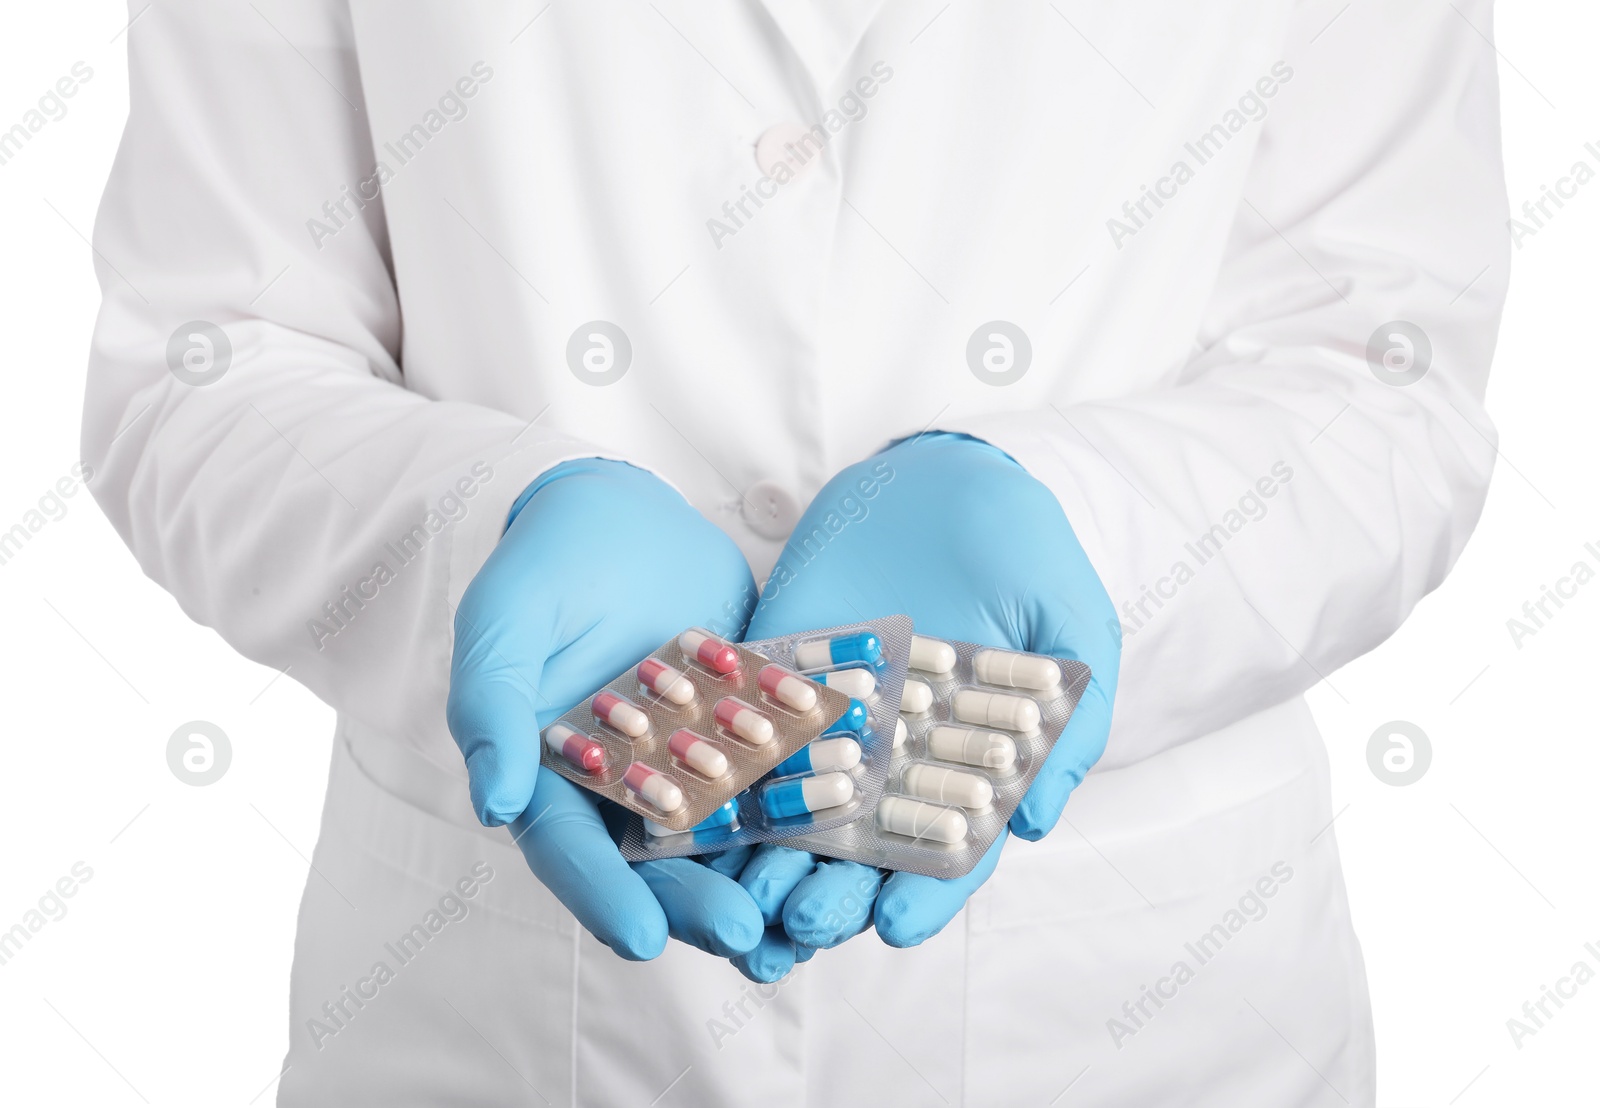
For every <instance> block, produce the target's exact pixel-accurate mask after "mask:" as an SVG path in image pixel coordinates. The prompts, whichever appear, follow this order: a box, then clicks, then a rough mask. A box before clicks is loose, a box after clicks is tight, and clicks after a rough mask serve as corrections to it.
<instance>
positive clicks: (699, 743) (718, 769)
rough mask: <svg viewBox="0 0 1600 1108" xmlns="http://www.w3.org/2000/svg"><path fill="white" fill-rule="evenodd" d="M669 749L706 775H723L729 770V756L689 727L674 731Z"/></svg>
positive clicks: (676, 756) (684, 762)
mask: <svg viewBox="0 0 1600 1108" xmlns="http://www.w3.org/2000/svg"><path fill="white" fill-rule="evenodd" d="M667 749H668V750H670V751H672V756H673V757H674V758H676V759H678V761H680V762H682V763H683V764H684V765H686V766H688V767H689V768H690V769H692V770H694V771H695V772H696V773H700V774H703V775H705V776H706V777H721V776H722V775H723V774H725V773H727V772H728V756H727V755H726V754H724V753H723V752H722V751H720V750H718V749H717V748H716V747H714V746H712V745H711V744H710V743H708V742H706V740H705V737H704V736H703V735H697V734H695V733H694V732H693V731H691V730H689V729H688V728H687V727H682V728H679V729H678V730H676V731H674V732H673V733H672V738H670V739H668V740H667Z"/></svg>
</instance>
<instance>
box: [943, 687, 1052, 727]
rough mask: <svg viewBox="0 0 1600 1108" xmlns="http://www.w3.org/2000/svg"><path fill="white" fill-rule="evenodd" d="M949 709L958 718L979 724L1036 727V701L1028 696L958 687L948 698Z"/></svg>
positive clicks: (1037, 720) (1037, 708)
mask: <svg viewBox="0 0 1600 1108" xmlns="http://www.w3.org/2000/svg"><path fill="white" fill-rule="evenodd" d="M950 710H951V711H952V712H954V713H955V717H956V718H957V719H959V720H961V722H963V723H976V724H977V725H978V726H980V727H1004V728H1006V729H1007V730H1010V731H1035V730H1037V729H1038V727H1039V704H1038V702H1037V701H1035V700H1034V699H1033V698H1032V697H1031V696H1018V695H1016V694H1015V693H1002V692H984V691H983V690H982V689H958V690H957V691H956V695H955V696H954V697H953V698H952V699H951V701H950Z"/></svg>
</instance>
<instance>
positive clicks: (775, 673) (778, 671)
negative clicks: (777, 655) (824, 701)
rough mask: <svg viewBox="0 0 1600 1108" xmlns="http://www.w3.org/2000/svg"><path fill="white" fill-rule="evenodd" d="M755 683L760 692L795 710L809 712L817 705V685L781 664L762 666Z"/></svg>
mask: <svg viewBox="0 0 1600 1108" xmlns="http://www.w3.org/2000/svg"><path fill="white" fill-rule="evenodd" d="M757 683H758V684H759V685H760V686H761V691H762V692H764V693H766V694H767V695H768V696H770V697H772V698H773V699H774V700H776V701H777V702H778V703H779V704H783V705H785V706H787V707H789V708H792V709H794V710H795V711H797V712H809V711H811V709H813V708H815V707H816V706H817V686H816V685H815V684H814V683H812V682H810V681H807V680H806V679H805V678H804V677H801V676H800V675H799V674H797V673H790V672H789V671H788V670H786V669H784V668H783V667H782V666H766V667H763V669H762V670H761V674H760V676H759V677H758V679H757Z"/></svg>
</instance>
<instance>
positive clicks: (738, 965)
mask: <svg viewBox="0 0 1600 1108" xmlns="http://www.w3.org/2000/svg"><path fill="white" fill-rule="evenodd" d="M795 953H796V952H795V945H794V943H793V942H792V941H791V940H790V938H789V936H788V935H786V934H784V932H783V928H782V927H768V928H767V929H766V930H764V931H763V932H762V933H761V941H760V942H759V943H757V944H756V945H755V948H754V949H752V950H748V951H746V952H745V953H743V954H739V955H735V956H734V957H733V958H732V959H731V961H732V962H733V966H734V968H735V969H737V970H738V971H739V972H740V973H742V974H744V975H745V976H746V977H748V978H749V979H750V980H752V981H755V982H757V983H758V984H762V985H768V984H771V983H772V982H774V981H777V980H779V979H780V978H783V977H787V976H788V975H789V972H790V971H791V970H793V969H794V966H795V961H796V957H795ZM807 957H810V955H807Z"/></svg>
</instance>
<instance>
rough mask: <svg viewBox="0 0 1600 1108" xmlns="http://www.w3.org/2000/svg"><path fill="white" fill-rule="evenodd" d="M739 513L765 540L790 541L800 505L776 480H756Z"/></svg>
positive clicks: (746, 494)
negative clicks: (790, 533)
mask: <svg viewBox="0 0 1600 1108" xmlns="http://www.w3.org/2000/svg"><path fill="white" fill-rule="evenodd" d="M740 513H741V514H742V515H743V516H744V521H745V523H746V524H748V525H749V527H750V530H752V531H754V532H755V533H756V534H758V535H760V536H761V537H762V538H764V539H782V538H787V537H788V535H789V532H790V531H793V530H794V525H795V524H796V523H798V522H799V520H800V503H799V501H797V500H796V499H795V498H794V497H793V496H792V495H791V494H790V493H789V491H788V490H787V489H785V488H784V487H783V486H782V485H780V484H778V483H777V482H776V481H757V482H756V483H755V484H753V485H751V486H750V488H749V489H748V490H747V491H746V492H745V494H744V503H743V505H742V506H741V507H740Z"/></svg>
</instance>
